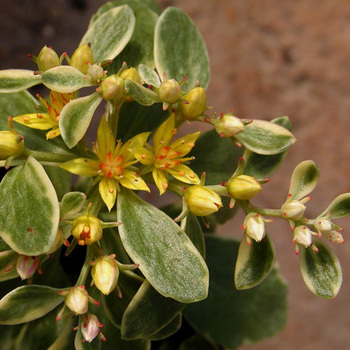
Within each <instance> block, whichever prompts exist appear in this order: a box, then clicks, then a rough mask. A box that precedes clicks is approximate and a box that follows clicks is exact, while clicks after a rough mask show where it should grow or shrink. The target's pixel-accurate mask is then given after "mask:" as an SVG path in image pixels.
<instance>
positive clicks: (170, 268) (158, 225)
mask: <svg viewBox="0 0 350 350" xmlns="http://www.w3.org/2000/svg"><path fill="white" fill-rule="evenodd" d="M117 208H118V209H117V216H118V221H121V222H122V223H123V224H122V225H121V226H119V233H120V238H121V240H122V242H123V245H124V248H125V250H126V251H127V252H128V254H129V256H130V257H131V258H132V260H133V261H134V262H135V263H137V264H139V265H140V266H139V269H140V270H141V272H142V273H143V275H144V276H145V277H146V278H147V279H148V281H149V282H150V283H151V285H152V286H153V287H154V288H155V289H156V290H157V291H158V292H159V293H160V294H162V295H163V296H165V297H170V298H173V299H175V300H177V301H180V302H185V303H190V302H195V301H198V300H202V299H204V298H206V297H207V292H208V277H209V276H208V269H207V266H206V264H205V262H204V260H203V258H202V257H201V255H200V253H199V252H198V250H197V249H196V248H195V246H194V245H193V243H192V242H191V240H190V239H189V238H188V236H187V235H186V234H185V232H184V231H183V230H181V228H180V227H179V226H178V225H176V224H175V222H174V221H173V220H172V219H171V218H169V217H168V216H167V215H166V214H164V213H163V212H162V211H160V210H159V209H158V208H156V207H154V206H152V205H151V204H149V203H147V202H144V201H143V200H142V199H140V198H139V197H138V196H137V195H136V194H135V193H134V192H132V191H130V190H127V189H124V188H121V191H120V192H119V193H118V201H117ZM155 262H156V263H155Z"/></svg>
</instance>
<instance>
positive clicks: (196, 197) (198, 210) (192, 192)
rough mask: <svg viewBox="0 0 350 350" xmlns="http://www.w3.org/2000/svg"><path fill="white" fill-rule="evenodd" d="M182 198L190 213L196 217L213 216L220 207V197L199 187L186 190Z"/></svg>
mask: <svg viewBox="0 0 350 350" xmlns="http://www.w3.org/2000/svg"><path fill="white" fill-rule="evenodd" d="M184 198H185V201H186V203H187V205H188V207H189V209H190V211H191V213H193V214H194V215H196V216H207V215H210V214H214V213H216V212H217V211H218V210H219V209H220V208H221V207H222V202H221V197H220V196H219V195H218V194H217V193H215V192H214V191H212V190H211V189H209V188H207V187H204V186H200V185H194V186H191V187H190V188H188V189H187V190H186V191H185V194H184Z"/></svg>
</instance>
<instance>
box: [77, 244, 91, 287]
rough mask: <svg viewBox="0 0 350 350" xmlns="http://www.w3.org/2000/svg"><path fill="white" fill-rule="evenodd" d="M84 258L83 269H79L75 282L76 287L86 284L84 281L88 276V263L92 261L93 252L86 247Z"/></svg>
mask: <svg viewBox="0 0 350 350" xmlns="http://www.w3.org/2000/svg"><path fill="white" fill-rule="evenodd" d="M86 248H87V249H86V257H85V261H84V265H83V267H82V268H81V271H80V275H79V277H78V279H77V282H76V284H75V285H76V286H81V285H85V282H86V279H87V277H88V275H89V271H90V268H91V266H90V261H91V260H92V259H93V255H94V254H93V250H92V249H91V248H90V247H89V246H87V247H86Z"/></svg>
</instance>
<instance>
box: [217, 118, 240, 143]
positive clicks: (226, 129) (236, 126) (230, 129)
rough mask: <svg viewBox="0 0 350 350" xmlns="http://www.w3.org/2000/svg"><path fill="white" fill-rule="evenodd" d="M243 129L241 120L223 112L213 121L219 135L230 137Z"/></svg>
mask: <svg viewBox="0 0 350 350" xmlns="http://www.w3.org/2000/svg"><path fill="white" fill-rule="evenodd" d="M243 129H244V124H243V122H242V121H241V120H240V119H239V118H237V117H235V116H233V115H232V114H224V115H223V116H221V117H220V118H219V119H218V120H217V122H216V123H215V130H216V132H217V133H218V134H219V135H220V136H221V137H231V136H234V135H237V134H239V133H240V132H242V131H243Z"/></svg>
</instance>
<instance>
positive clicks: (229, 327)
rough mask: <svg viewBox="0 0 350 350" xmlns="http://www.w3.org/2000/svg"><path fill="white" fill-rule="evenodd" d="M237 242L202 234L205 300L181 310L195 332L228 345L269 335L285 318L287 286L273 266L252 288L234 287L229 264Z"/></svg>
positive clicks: (235, 251)
mask: <svg viewBox="0 0 350 350" xmlns="http://www.w3.org/2000/svg"><path fill="white" fill-rule="evenodd" d="M238 246H239V243H238V242H237V241H235V240H232V239H229V238H223V237H217V236H212V235H210V236H206V248H207V263H208V266H209V271H210V284H209V286H210V287H209V295H208V298H207V299H206V300H203V301H201V302H199V303H194V304H190V305H187V306H186V308H185V309H184V311H183V315H184V317H185V319H186V320H187V321H188V323H189V324H190V325H191V326H192V327H193V328H194V329H195V330H196V331H197V332H198V333H200V334H203V335H204V336H205V338H206V339H208V340H209V341H210V342H213V343H217V344H220V345H221V346H222V347H223V348H229V349H236V348H237V347H239V346H240V345H243V344H245V343H247V342H250V343H251V342H257V341H259V340H261V339H263V338H266V337H270V336H272V335H274V334H275V333H277V332H278V331H280V330H281V329H282V328H283V327H284V326H285V325H286V321H287V300H286V293H287V286H286V284H285V282H284V281H283V280H282V279H281V277H280V275H279V274H278V272H277V271H276V269H273V270H272V271H271V273H270V275H269V276H268V277H267V278H266V279H265V281H263V282H262V283H261V284H259V285H258V286H256V287H255V288H251V289H247V290H241V291H237V290H236V289H235V287H234V284H233V266H234V264H235V261H236V259H237V254H238ZM212 315H219V316H220V317H212Z"/></svg>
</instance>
